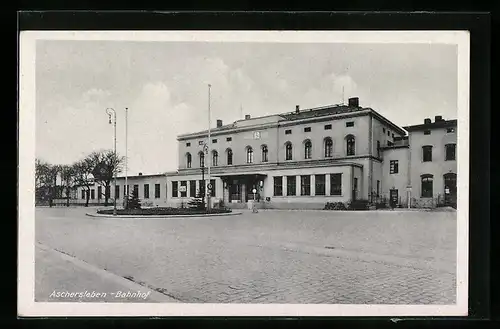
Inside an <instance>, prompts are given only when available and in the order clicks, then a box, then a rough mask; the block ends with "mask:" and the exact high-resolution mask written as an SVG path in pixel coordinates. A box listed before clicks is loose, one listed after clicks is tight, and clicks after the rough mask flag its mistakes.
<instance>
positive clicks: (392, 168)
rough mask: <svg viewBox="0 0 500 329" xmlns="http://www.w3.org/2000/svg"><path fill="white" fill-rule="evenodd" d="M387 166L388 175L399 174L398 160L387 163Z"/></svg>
mask: <svg viewBox="0 0 500 329" xmlns="http://www.w3.org/2000/svg"><path fill="white" fill-rule="evenodd" d="M389 166H390V169H389V173H391V174H397V173H399V161H398V160H391V161H390V162H389Z"/></svg>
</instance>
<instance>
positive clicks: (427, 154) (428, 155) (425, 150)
mask: <svg viewBox="0 0 500 329" xmlns="http://www.w3.org/2000/svg"><path fill="white" fill-rule="evenodd" d="M422 161H423V162H429V161H432V146H431V145H425V146H422Z"/></svg>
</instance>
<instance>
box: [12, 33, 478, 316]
mask: <svg viewBox="0 0 500 329" xmlns="http://www.w3.org/2000/svg"><path fill="white" fill-rule="evenodd" d="M37 40H114V41H117V40H122V41H192V42H196V41H205V42H206V41H214V42H215V41H217V42H221V41H223V42H282V43H284V42H287V43H443V44H455V45H457V49H458V70H457V71H458V86H457V88H458V92H457V94H458V100H457V105H458V125H459V129H457V131H458V152H457V155H458V176H459V179H458V202H457V203H458V209H457V272H456V273H457V287H456V289H457V294H456V296H457V298H456V304H454V305H327V304H183V303H176V304H170V303H168V304H157V303H155V304H151V303H140V304H136V303H55V302H54V303H52V302H51V303H37V302H35V301H34V285H35V278H34V274H35V270H34V267H35V266H34V264H35V263H34V253H35V251H34V244H35V207H34V204H35V200H34V195H35V194H34V177H35V175H34V172H35V161H34V159H35V62H36V58H35V49H36V48H35V44H36V41H37ZM469 47H470V42H469V33H468V32H467V31H366V32H365V31H363V32H361V31H314V32H309V31H308V32H306V31H213V32H212V31H23V32H21V33H20V40H19V49H20V50H19V65H20V66H19V67H20V80H19V81H20V84H19V93H20V95H19V181H18V183H19V185H18V186H19V247H18V248H19V249H18V250H19V259H18V315H19V316H27V317H28V316H36V317H45V316H287V317H295V316H391V317H399V316H464V315H467V310H468V245H469V241H468V209H469V200H468V195H469V193H468V182H469Z"/></svg>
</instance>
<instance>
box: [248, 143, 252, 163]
mask: <svg viewBox="0 0 500 329" xmlns="http://www.w3.org/2000/svg"><path fill="white" fill-rule="evenodd" d="M247 163H253V148H252V147H251V146H247Z"/></svg>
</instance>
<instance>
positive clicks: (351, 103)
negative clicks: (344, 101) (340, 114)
mask: <svg viewBox="0 0 500 329" xmlns="http://www.w3.org/2000/svg"><path fill="white" fill-rule="evenodd" d="M349 106H352V107H359V97H351V98H349Z"/></svg>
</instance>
